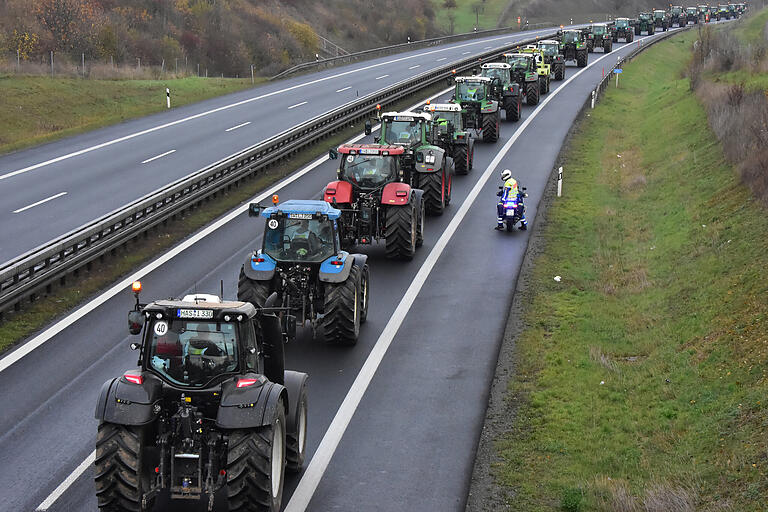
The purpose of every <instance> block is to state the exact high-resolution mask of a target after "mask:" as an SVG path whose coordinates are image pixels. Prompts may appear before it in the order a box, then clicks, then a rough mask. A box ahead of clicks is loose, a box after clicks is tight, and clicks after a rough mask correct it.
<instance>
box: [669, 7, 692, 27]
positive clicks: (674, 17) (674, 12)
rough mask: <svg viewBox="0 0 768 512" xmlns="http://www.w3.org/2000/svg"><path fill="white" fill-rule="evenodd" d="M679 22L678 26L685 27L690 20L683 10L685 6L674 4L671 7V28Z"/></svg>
mask: <svg viewBox="0 0 768 512" xmlns="http://www.w3.org/2000/svg"><path fill="white" fill-rule="evenodd" d="M675 23H677V26H678V27H684V26H686V25H687V24H688V22H687V21H686V19H685V12H684V11H683V6H681V5H673V6H672V7H671V8H670V9H669V26H670V28H671V27H672V25H674V24H675Z"/></svg>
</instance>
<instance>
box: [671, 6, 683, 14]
mask: <svg viewBox="0 0 768 512" xmlns="http://www.w3.org/2000/svg"><path fill="white" fill-rule="evenodd" d="M682 12H683V8H682V7H673V8H672V14H673V15H675V16H677V15H678V14H680V13H682Z"/></svg>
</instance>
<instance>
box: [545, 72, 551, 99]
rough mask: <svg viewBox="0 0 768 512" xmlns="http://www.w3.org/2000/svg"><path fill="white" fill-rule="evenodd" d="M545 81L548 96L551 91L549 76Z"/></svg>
mask: <svg viewBox="0 0 768 512" xmlns="http://www.w3.org/2000/svg"><path fill="white" fill-rule="evenodd" d="M545 81H546V82H547V92H546V94H549V90H550V82H549V75H547V77H546V78H545Z"/></svg>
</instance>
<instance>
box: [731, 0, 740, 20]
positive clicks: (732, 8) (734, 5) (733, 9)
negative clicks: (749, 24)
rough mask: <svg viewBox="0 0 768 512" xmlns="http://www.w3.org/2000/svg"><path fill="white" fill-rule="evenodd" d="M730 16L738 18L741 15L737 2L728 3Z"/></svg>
mask: <svg viewBox="0 0 768 512" xmlns="http://www.w3.org/2000/svg"><path fill="white" fill-rule="evenodd" d="M728 16H729V19H734V20H735V19H736V18H738V17H739V13H737V12H736V4H728Z"/></svg>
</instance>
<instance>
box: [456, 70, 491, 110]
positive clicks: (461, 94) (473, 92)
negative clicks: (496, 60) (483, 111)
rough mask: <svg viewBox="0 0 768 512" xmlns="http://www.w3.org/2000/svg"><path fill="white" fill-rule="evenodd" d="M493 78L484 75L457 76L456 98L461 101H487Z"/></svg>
mask: <svg viewBox="0 0 768 512" xmlns="http://www.w3.org/2000/svg"><path fill="white" fill-rule="evenodd" d="M490 86H491V79H490V78H488V77H484V76H459V77H456V90H455V93H454V95H455V99H456V101H458V102H459V103H464V102H480V103H482V102H485V101H488V99H489V97H490Z"/></svg>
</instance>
